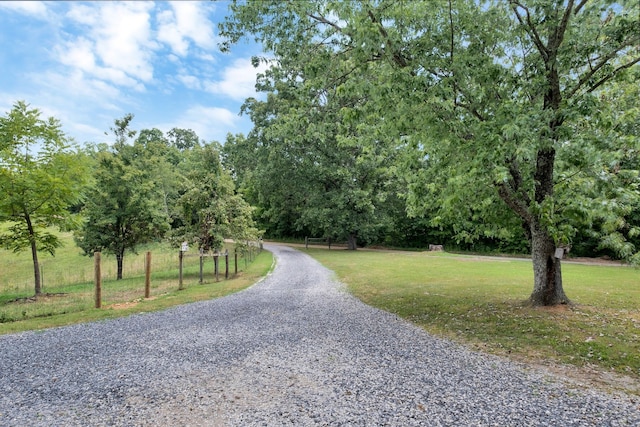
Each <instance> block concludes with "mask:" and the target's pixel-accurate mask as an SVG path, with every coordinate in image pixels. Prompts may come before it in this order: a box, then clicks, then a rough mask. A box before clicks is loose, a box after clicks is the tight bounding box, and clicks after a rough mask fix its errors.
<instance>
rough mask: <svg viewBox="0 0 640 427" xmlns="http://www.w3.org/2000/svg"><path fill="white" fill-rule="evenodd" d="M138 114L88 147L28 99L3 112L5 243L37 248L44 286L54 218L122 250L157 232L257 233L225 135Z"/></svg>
mask: <svg viewBox="0 0 640 427" xmlns="http://www.w3.org/2000/svg"><path fill="white" fill-rule="evenodd" d="M132 119H133V115H131V114H128V115H126V116H124V117H123V118H122V119H117V120H115V122H114V127H113V128H111V133H112V135H113V137H114V142H113V143H112V144H106V143H105V144H98V145H94V146H88V147H85V148H83V149H79V148H78V147H77V146H74V145H73V144H72V143H71V141H70V140H69V139H68V138H67V136H66V135H65V134H64V133H63V132H62V131H61V126H60V123H59V122H58V121H57V120H55V119H53V118H50V119H48V120H45V119H42V118H41V114H40V112H39V111H38V110H37V109H31V108H29V106H28V105H27V104H26V103H24V102H18V103H16V104H15V105H14V107H13V109H12V110H11V111H10V112H9V113H8V114H7V116H6V117H2V118H0V194H2V198H0V223H2V222H6V223H8V226H6V227H5V228H4V229H2V230H0V244H1V245H2V246H3V247H5V248H7V249H10V250H13V251H15V252H18V251H21V250H23V249H26V248H29V249H30V250H31V253H32V258H33V266H34V281H35V293H36V295H39V294H40V293H41V283H40V273H39V266H38V253H39V252H40V251H42V250H45V251H47V252H49V253H51V254H52V255H53V254H54V253H55V249H56V248H57V247H59V246H60V240H59V239H58V237H57V236H56V234H55V233H54V232H52V231H51V227H58V228H60V229H62V230H75V239H76V242H77V244H78V246H79V247H80V248H82V249H83V250H84V252H85V254H87V255H92V254H93V253H94V252H96V251H105V252H108V253H112V254H114V255H115V256H116V260H117V264H118V269H117V271H118V273H117V278H118V279H121V278H122V266H123V260H124V256H125V253H126V252H127V251H134V252H135V249H136V246H138V245H139V244H141V243H145V242H150V241H159V240H162V239H169V240H171V241H172V242H174V243H175V245H176V246H178V245H179V243H180V242H182V241H185V240H186V241H189V242H191V243H192V244H195V246H197V247H198V248H200V249H203V250H204V251H209V250H216V249H217V248H221V247H222V245H223V240H224V239H225V238H232V239H236V240H237V241H240V242H243V241H247V240H254V239H256V238H257V236H258V230H257V229H256V228H255V226H254V222H253V219H252V209H251V207H250V206H249V205H248V204H247V203H246V202H245V201H244V199H243V198H242V196H241V195H240V194H238V193H237V192H236V191H235V187H234V183H233V180H232V178H231V175H230V174H229V172H227V171H226V170H225V169H224V168H223V167H222V163H221V156H220V151H221V147H220V146H219V144H218V143H215V142H212V143H209V144H206V143H204V142H203V141H201V140H200V139H199V138H198V136H197V135H196V134H195V133H194V132H193V131H191V130H185V129H172V130H171V131H170V132H168V133H167V135H164V134H163V132H161V131H160V130H158V129H145V130H142V131H140V132H139V133H138V132H136V131H134V130H132V129H131V121H132Z"/></svg>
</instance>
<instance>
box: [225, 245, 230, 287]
mask: <svg viewBox="0 0 640 427" xmlns="http://www.w3.org/2000/svg"><path fill="white" fill-rule="evenodd" d="M224 278H225V280H227V279H228V278H229V249H227V251H226V252H225V253H224Z"/></svg>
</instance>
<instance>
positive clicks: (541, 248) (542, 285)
mask: <svg viewBox="0 0 640 427" xmlns="http://www.w3.org/2000/svg"><path fill="white" fill-rule="evenodd" d="M531 258H532V260H533V281H534V284H533V292H532V293H531V296H530V297H529V301H530V303H531V304H532V305H534V306H548V305H557V304H569V303H570V301H569V298H567V296H566V295H565V294H564V290H563V289H562V271H561V269H560V259H559V258H556V247H555V244H554V242H553V239H552V238H551V237H550V236H549V234H548V233H547V232H546V230H544V229H543V228H542V227H541V226H540V224H538V223H537V222H535V223H534V224H532V225H531Z"/></svg>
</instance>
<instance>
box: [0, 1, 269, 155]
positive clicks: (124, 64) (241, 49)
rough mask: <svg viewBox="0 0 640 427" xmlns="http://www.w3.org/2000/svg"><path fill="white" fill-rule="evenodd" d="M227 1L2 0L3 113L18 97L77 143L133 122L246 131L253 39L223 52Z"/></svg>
mask: <svg viewBox="0 0 640 427" xmlns="http://www.w3.org/2000/svg"><path fill="white" fill-rule="evenodd" d="M227 6H228V3H227V2H226V1H218V2H209V1H194V2H192V1H176V2H147V1H136V2H75V1H72V2H66V1H62V2H57V1H51V2H48V1H44V2H39V1H25V2H11V1H9V2H5V1H0V70H2V71H1V74H0V76H1V77H0V114H1V115H6V113H7V112H8V111H9V110H10V109H11V108H12V106H13V104H14V103H15V102H16V101H18V100H24V101H26V102H27V103H29V104H30V105H31V106H32V107H35V108H38V109H40V110H41V111H42V113H43V116H45V117H49V116H53V117H55V118H57V119H59V120H60V121H61V123H62V126H63V129H64V131H65V132H66V134H67V135H68V136H69V137H72V138H73V139H75V141H76V142H78V143H81V144H82V143H85V142H109V143H110V142H113V141H112V137H108V136H105V134H104V132H105V131H108V130H109V128H110V127H111V126H112V125H113V121H114V119H116V118H121V117H122V116H124V115H125V114H126V113H133V114H134V116H135V118H134V120H133V122H132V128H133V129H137V130H140V129H145V128H154V127H155V128H158V129H160V130H162V131H163V132H166V131H168V130H169V129H171V128H173V127H180V128H186V129H193V130H194V131H196V133H197V134H198V135H199V136H200V137H201V138H203V139H205V140H206V141H211V140H217V141H219V142H224V139H225V136H226V135H227V133H228V132H230V133H233V134H235V133H239V132H242V133H245V134H246V133H248V131H249V130H250V129H251V122H250V120H249V118H248V117H246V116H239V115H238V114H239V111H240V106H241V105H242V103H243V102H244V100H245V99H246V98H247V97H249V96H256V93H255V90H254V84H255V77H256V73H257V72H260V71H262V70H260V69H258V70H256V69H255V68H253V67H252V65H251V57H252V56H253V55H256V54H259V53H260V47H259V46H257V45H255V44H251V43H241V44H239V45H237V46H234V48H233V49H232V52H231V53H225V54H223V53H221V52H220V50H219V49H218V42H219V41H220V38H219V35H218V29H217V23H218V22H220V21H222V20H223V18H224V16H225V15H226V14H227V13H228V12H227Z"/></svg>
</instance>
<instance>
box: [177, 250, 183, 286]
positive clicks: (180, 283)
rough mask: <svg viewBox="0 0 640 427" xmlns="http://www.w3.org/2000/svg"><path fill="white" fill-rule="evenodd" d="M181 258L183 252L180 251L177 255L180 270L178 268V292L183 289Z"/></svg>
mask: <svg viewBox="0 0 640 427" xmlns="http://www.w3.org/2000/svg"><path fill="white" fill-rule="evenodd" d="M183 256H184V252H182V251H180V255H179V257H180V268H179V271H180V273H179V274H180V282H179V284H178V290H179V291H181V290H183V289H184V288H183V287H182V258H183Z"/></svg>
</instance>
